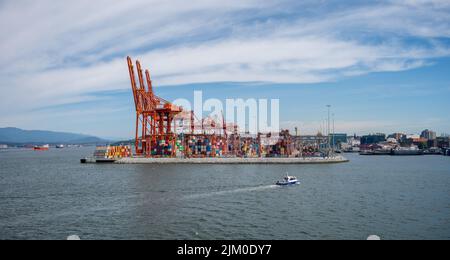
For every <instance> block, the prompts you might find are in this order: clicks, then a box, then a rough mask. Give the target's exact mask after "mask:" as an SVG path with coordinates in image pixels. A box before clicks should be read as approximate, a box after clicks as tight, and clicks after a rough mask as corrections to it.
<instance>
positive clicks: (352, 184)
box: [0, 148, 450, 239]
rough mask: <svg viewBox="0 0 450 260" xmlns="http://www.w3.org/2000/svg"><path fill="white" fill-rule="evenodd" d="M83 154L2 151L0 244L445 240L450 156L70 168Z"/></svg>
mask: <svg viewBox="0 0 450 260" xmlns="http://www.w3.org/2000/svg"><path fill="white" fill-rule="evenodd" d="M92 149H93V148H73V149H72V148H67V149H60V150H56V149H52V150H50V151H48V152H35V151H31V150H1V151H0V239H66V238H67V236H69V235H73V234H76V235H78V236H80V237H81V238H82V239H366V238H367V237H368V236H369V235H372V234H375V235H378V236H380V237H381V238H382V239H450V157H444V156H418V157H391V156H359V155H357V154H346V156H347V157H348V158H349V159H350V160H351V161H350V162H349V163H344V164H330V165H271V166H267V165H110V164H99V165H96V164H86V165H85V164H80V163H79V159H80V158H82V157H85V156H89V155H91V153H92V152H93V150H92ZM287 172H288V173H289V174H291V175H295V176H297V177H298V178H299V179H300V181H301V184H300V185H295V186H291V187H277V186H275V185H273V184H274V182H275V181H276V180H278V179H280V178H282V177H283V176H284V175H285V174H286V173H287Z"/></svg>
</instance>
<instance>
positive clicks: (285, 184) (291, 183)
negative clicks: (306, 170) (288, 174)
mask: <svg viewBox="0 0 450 260" xmlns="http://www.w3.org/2000/svg"><path fill="white" fill-rule="evenodd" d="M295 184H300V182H299V181H292V182H279V181H278V182H277V183H276V185H278V186H289V185H295Z"/></svg>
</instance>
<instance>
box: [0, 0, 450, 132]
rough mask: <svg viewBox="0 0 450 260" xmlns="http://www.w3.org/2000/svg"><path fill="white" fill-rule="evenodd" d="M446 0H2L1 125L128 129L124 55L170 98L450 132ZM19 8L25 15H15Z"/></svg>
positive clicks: (308, 121)
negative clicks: (196, 95)
mask: <svg viewBox="0 0 450 260" xmlns="http://www.w3.org/2000/svg"><path fill="white" fill-rule="evenodd" d="M449 13H450V2H449V1H444V0H405V1H396V0H383V1H309V0H306V1H270V0H269V1H252V0H249V1H233V0H232V1H206V0H199V1H189V2H186V1H181V0H176V1H143V0H131V1H102V0H99V1H95V2H92V1H85V0H81V1H71V2H69V1H57V2H55V1H46V0H43V1H39V2H38V1H2V2H1V3H0V24H1V27H0V33H1V35H7V37H2V38H1V39H0V95H1V100H2V102H0V127H6V126H16V127H21V128H25V129H45V130H57V131H69V132H78V133H86V134H93V135H97V136H101V137H117V138H119V137H120V138H127V137H131V136H132V133H133V122H134V111H133V109H134V108H133V104H132V102H133V101H132V96H131V91H130V84H129V78H128V71H127V67H126V62H125V57H126V56H127V55H130V56H132V57H133V58H138V59H140V60H141V62H142V63H143V65H144V66H145V67H148V68H150V71H151V73H152V77H153V83H154V85H156V91H157V94H158V95H160V96H162V97H164V98H166V99H169V100H174V99H177V98H188V99H192V96H193V91H194V90H203V92H204V95H205V97H206V98H209V97H211V98H219V99H224V98H279V99H280V109H281V121H282V122H281V126H282V127H286V128H290V129H293V128H294V127H295V126H298V127H299V128H300V131H301V132H303V133H308V134H309V133H315V132H317V131H318V130H320V128H321V127H322V125H323V121H324V119H325V118H326V107H325V105H327V104H330V105H332V110H333V113H334V114H335V118H336V131H338V132H347V133H358V134H363V133H370V132H387V133H390V132H394V131H401V132H406V133H417V132H420V131H421V130H423V129H425V128H430V129H433V130H435V131H437V132H438V133H444V132H450V116H449V113H448V111H449V110H450V102H448V100H449V97H450V76H449V74H450V73H449V71H450V16H449V15H448V14H449ZM19 18H20V19H19Z"/></svg>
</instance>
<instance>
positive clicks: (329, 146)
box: [327, 105, 331, 152]
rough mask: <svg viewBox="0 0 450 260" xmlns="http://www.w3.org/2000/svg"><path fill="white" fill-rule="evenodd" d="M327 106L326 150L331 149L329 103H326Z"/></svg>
mask: <svg viewBox="0 0 450 260" xmlns="http://www.w3.org/2000/svg"><path fill="white" fill-rule="evenodd" d="M327 108H328V125H327V132H328V133H327V136H328V152H330V151H331V140H330V108H331V105H327Z"/></svg>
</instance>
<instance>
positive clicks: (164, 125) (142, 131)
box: [127, 57, 183, 157]
mask: <svg viewBox="0 0 450 260" xmlns="http://www.w3.org/2000/svg"><path fill="white" fill-rule="evenodd" d="M127 61H128V70H129V72H130V79H131V88H132V90H133V97H134V103H135V106H136V139H135V149H136V155H139V156H145V157H152V156H155V157H158V156H171V157H173V156H175V152H176V149H175V148H176V147H175V146H176V139H177V135H176V133H175V132H174V130H175V126H174V124H175V122H174V118H175V116H176V115H177V114H179V113H181V112H182V111H183V110H182V108H181V107H179V106H175V105H173V104H172V103H170V102H168V101H166V100H164V99H162V98H160V97H158V96H156V95H155V94H154V92H153V87H152V81H151V79H150V72H149V71H148V70H145V77H146V83H147V87H146V86H145V82H144V77H143V71H142V68H141V64H140V62H139V61H136V70H137V74H138V80H139V87H138V86H137V84H136V75H135V71H134V67H133V61H132V60H131V58H130V57H127Z"/></svg>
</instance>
